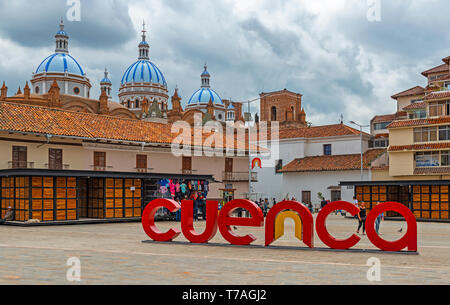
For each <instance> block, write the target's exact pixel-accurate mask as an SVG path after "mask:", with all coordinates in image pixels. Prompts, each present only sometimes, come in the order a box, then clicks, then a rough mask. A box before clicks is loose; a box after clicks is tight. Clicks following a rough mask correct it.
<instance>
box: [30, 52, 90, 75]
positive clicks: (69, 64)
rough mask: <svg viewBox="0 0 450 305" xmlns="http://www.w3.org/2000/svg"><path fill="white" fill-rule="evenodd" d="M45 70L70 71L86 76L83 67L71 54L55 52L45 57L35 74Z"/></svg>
mask: <svg viewBox="0 0 450 305" xmlns="http://www.w3.org/2000/svg"><path fill="white" fill-rule="evenodd" d="M44 72H47V73H49V72H57V73H65V72H67V73H70V74H75V75H79V76H85V73H84V71H83V68H82V67H81V66H80V64H79V63H78V62H77V61H76V60H75V58H73V57H72V56H71V55H69V54H66V53H55V54H53V55H50V56H49V57H47V58H46V59H44V60H43V61H42V62H41V64H40V65H39V66H38V68H37V69H36V72H35V74H38V73H44Z"/></svg>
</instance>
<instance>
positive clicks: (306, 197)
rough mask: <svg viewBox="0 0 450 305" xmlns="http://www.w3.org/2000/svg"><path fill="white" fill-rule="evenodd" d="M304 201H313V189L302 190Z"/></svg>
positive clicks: (306, 202)
mask: <svg viewBox="0 0 450 305" xmlns="http://www.w3.org/2000/svg"><path fill="white" fill-rule="evenodd" d="M302 203H304V204H310V203H311V191H303V192H302Z"/></svg>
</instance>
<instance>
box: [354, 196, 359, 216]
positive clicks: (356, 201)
mask: <svg viewBox="0 0 450 305" xmlns="http://www.w3.org/2000/svg"><path fill="white" fill-rule="evenodd" d="M353 204H354V205H355V206H356V207H359V201H358V199H357V198H356V196H353ZM353 217H354V218H357V217H358V215H355V216H353Z"/></svg>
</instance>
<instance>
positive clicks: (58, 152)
mask: <svg viewBox="0 0 450 305" xmlns="http://www.w3.org/2000/svg"><path fill="white" fill-rule="evenodd" d="M62 161H63V156H62V149H54V148H50V149H49V150H48V168H49V169H62V167H63V162H62Z"/></svg>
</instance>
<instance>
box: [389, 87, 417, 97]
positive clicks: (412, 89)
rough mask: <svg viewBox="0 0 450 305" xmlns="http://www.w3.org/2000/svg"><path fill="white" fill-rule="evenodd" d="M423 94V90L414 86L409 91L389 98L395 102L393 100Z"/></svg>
mask: <svg viewBox="0 0 450 305" xmlns="http://www.w3.org/2000/svg"><path fill="white" fill-rule="evenodd" d="M424 92H425V88H423V87H421V86H416V87H413V88H411V89H408V90H405V91H402V92H400V93H397V94H395V95H393V96H391V97H392V98H393V99H394V100H395V99H398V98H399V97H403V96H410V95H422V94H424Z"/></svg>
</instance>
